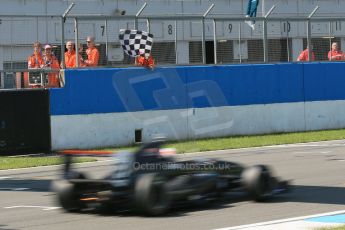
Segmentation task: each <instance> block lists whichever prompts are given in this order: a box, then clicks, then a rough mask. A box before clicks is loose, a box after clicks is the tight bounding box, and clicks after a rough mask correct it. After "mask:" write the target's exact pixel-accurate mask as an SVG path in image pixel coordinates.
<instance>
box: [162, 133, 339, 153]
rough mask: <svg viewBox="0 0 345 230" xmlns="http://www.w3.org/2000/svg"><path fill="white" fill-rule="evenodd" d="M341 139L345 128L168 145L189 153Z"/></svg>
mask: <svg viewBox="0 0 345 230" xmlns="http://www.w3.org/2000/svg"><path fill="white" fill-rule="evenodd" d="M340 139H345V129H338V130H323V131H313V132H298V133H284V134H270V135H260V136H259V135H258V136H237V137H227V138H217V139H204V140H193V141H185V142H176V143H169V144H168V147H174V148H176V149H177V151H178V152H180V153H187V152H200V151H211V150H221V149H236V148H249V147H259V146H268V145H281V144H293V143H306V142H314V141H327V140H340Z"/></svg>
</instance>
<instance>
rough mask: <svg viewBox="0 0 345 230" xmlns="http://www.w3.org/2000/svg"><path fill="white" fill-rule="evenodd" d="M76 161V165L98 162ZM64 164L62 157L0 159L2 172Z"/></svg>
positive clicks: (86, 159)
mask: <svg viewBox="0 0 345 230" xmlns="http://www.w3.org/2000/svg"><path fill="white" fill-rule="evenodd" d="M74 160H75V162H76V163H82V162H91V161H96V158H92V157H76V158H75V159H74ZM62 163H63V158H62V157H0V170H4V169H16V168H29V167H37V166H46V165H60V164H62Z"/></svg>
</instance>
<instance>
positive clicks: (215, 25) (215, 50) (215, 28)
mask: <svg viewBox="0 0 345 230" xmlns="http://www.w3.org/2000/svg"><path fill="white" fill-rule="evenodd" d="M213 49H214V64H217V62H218V60H217V22H216V20H215V19H213Z"/></svg>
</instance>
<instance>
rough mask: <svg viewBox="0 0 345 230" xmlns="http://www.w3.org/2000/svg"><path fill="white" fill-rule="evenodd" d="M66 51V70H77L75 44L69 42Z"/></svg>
mask: <svg viewBox="0 0 345 230" xmlns="http://www.w3.org/2000/svg"><path fill="white" fill-rule="evenodd" d="M66 49H67V51H66V52H65V67H66V68H75V67H76V63H75V61H76V60H75V50H74V43H73V42H72V41H68V42H67V43H66Z"/></svg>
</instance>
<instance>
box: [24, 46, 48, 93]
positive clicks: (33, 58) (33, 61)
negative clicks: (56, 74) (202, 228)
mask: <svg viewBox="0 0 345 230" xmlns="http://www.w3.org/2000/svg"><path fill="white" fill-rule="evenodd" d="M41 49H42V46H41V43H40V42H35V43H34V52H33V54H32V55H30V56H29V57H28V69H38V68H41V67H42V66H44V61H43V57H42V53H41ZM30 74H32V75H37V74H39V73H33V72H31V73H30ZM24 87H25V88H29V87H33V86H30V85H29V72H25V73H24Z"/></svg>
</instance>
